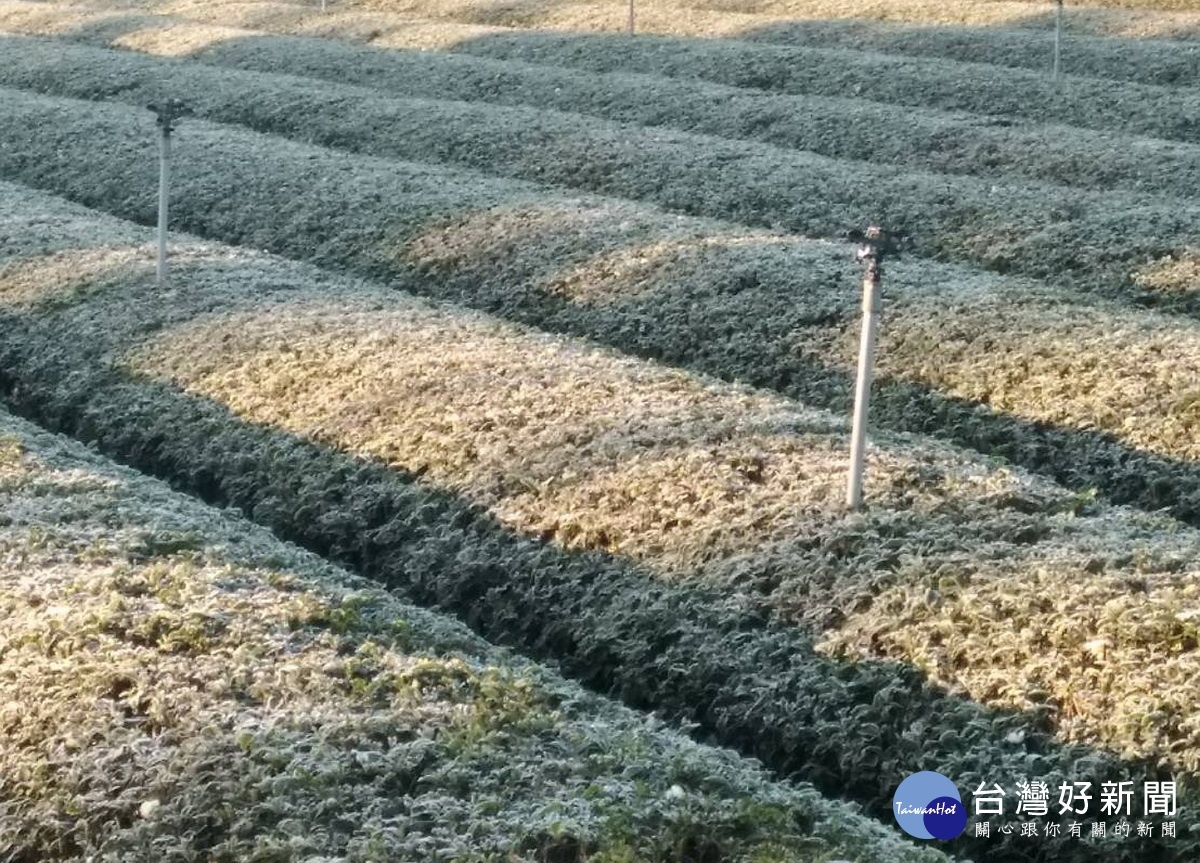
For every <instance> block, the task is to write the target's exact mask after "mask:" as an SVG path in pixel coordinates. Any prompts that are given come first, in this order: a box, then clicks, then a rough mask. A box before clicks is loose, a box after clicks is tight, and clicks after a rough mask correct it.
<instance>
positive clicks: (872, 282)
mask: <svg viewBox="0 0 1200 863" xmlns="http://www.w3.org/2000/svg"><path fill="white" fill-rule="evenodd" d="M855 236H857V237H858V238H860V239H861V244H860V245H859V247H858V253H857V257H858V260H859V261H860V262H861V263H862V264H863V281H862V334H861V335H860V337H859V345H858V380H857V382H856V384H855V390H854V421H853V426H852V428H851V432H850V471H849V476H848V477H847V481H846V506H848V507H849V508H850V509H852V510H858V509H862V503H863V473H864V472H865V470H866V450H867V414H868V410H869V408H870V403H871V378H872V374H873V366H874V364H875V336H876V333H877V332H878V329H879V307H880V305H881V304H882V301H881V297H882V291H881V289H880V286H881V283H882V282H883V258H884V254H885V253H886V252H888V251H894V249H893V248H892V246H893V245H894V238H893V237H891V236H890V235H888V234H886V233H885V232H884V231H883V230H882V229H881V228H880V227H879V226H878V225H871V226H870V227H869V228H867V231H866V233H865V234H861V235H860V234H857V232H855Z"/></svg>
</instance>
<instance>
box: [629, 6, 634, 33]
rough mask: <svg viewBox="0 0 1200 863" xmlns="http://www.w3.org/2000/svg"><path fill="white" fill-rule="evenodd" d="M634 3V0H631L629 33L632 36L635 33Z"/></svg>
mask: <svg viewBox="0 0 1200 863" xmlns="http://www.w3.org/2000/svg"><path fill="white" fill-rule="evenodd" d="M633 4H634V0H629V35H630V36H632V35H633V34H634V11H633Z"/></svg>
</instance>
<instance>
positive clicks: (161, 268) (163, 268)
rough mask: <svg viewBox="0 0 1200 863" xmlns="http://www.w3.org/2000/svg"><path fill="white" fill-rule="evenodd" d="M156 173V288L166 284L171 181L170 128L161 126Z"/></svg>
mask: <svg viewBox="0 0 1200 863" xmlns="http://www.w3.org/2000/svg"><path fill="white" fill-rule="evenodd" d="M161 129H162V135H161V136H160V137H159V141H160V142H161V147H160V148H159V157H160V158H159V173H158V286H159V287H160V288H161V287H164V286H165V285H166V283H167V197H168V189H169V188H170V181H171V126H170V124H169V123H163V124H161Z"/></svg>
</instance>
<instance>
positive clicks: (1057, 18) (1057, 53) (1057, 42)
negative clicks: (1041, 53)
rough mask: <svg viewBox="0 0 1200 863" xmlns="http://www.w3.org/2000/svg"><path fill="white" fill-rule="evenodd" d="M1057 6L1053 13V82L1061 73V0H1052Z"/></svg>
mask: <svg viewBox="0 0 1200 863" xmlns="http://www.w3.org/2000/svg"><path fill="white" fill-rule="evenodd" d="M1054 2H1055V5H1056V6H1057V7H1058V8H1057V9H1056V10H1055V13H1054V83H1056V84H1057V83H1058V79H1059V77H1060V76H1061V74H1062V31H1063V0H1054Z"/></svg>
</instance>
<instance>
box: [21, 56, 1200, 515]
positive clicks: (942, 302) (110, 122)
mask: <svg viewBox="0 0 1200 863" xmlns="http://www.w3.org/2000/svg"><path fill="white" fill-rule="evenodd" d="M192 72H193V70H191V69H190V68H187V67H180V80H181V81H185V80H191V81H193V82H195V81H199V80H207V81H208V82H209V83H212V84H213V86H212V87H211V92H212V93H213V95H211V96H204V97H202V98H198V99H196V100H195V101H196V104H197V107H198V108H200V109H201V110H204V109H205V106H213V107H212V108H211V110H212V111H213V112H214V113H218V112H223V113H221V114H220V115H221V116H222V117H225V118H226V119H237V118H238V117H246V119H247V121H248V122H249V121H250V120H252V119H253V118H254V117H257V118H258V122H262V123H269V122H271V118H273V117H280V118H288V117H290V116H296V117H303V118H304V119H303V120H300V121H296V120H292V119H279V120H278V121H277V122H279V123H280V124H286V128H285V129H284V130H285V131H292V132H293V133H296V134H302V133H301V132H299V131H298V130H297V126H301V127H303V128H304V129H305V130H306V131H307V133H308V134H317V133H318V132H320V130H321V129H324V132H321V134H324V135H328V136H330V138H331V139H334V140H345V137H346V135H347V130H350V131H349V134H351V135H355V136H361V137H362V138H363V139H364V140H367V141H371V140H375V141H378V142H380V144H379V145H380V146H381V147H384V148H387V147H392V148H398V147H399V146H404V143H403V142H404V136H405V133H403V132H396V133H393V132H388V131H386V128H381V129H374V127H373V125H372V124H373V123H374V122H378V120H379V117H380V114H381V113H382V112H383V111H384V110H386V109H387V108H388V107H389V104H388V103H386V102H372V101H370V100H365V101H364V102H363V116H362V119H361V120H360V121H357V122H354V121H353V119H352V118H353V117H354V108H353V107H352V105H353V103H354V101H355V100H354V99H353V98H352V97H351V95H349V94H354V95H358V93H357V92H356V91H349V90H346V91H342V90H333V91H329V93H328V94H327V95H326V96H325V97H324V98H315V97H309V96H305V94H304V91H303V88H301V87H299V86H291V87H290V89H289V88H288V85H287V84H286V83H285V82H278V86H280V87H281V88H283V89H281V90H275V91H272V90H270V86H271V83H272V82H271V81H270V80H268V79H261V80H258V81H257V83H259V85H260V87H261V88H262V89H263V92H266V93H268V94H271V93H275V94H286V97H283V96H280V97H279V98H277V100H276V101H277V103H278V104H279V105H280V106H281V107H286V106H291V107H290V108H289V111H290V114H289V113H288V112H283V111H280V112H279V113H268V111H269V110H270V109H269V106H267V105H265V104H262V103H258V104H256V103H255V101H254V100H255V97H254V96H253V95H250V94H249V93H247V95H246V97H245V99H242V97H241V96H240V95H239V94H240V93H241V92H242V91H240V90H237V89H233V88H228V89H226V88H222V87H220V86H216V82H219V81H220V79H219V78H213V79H205V78H204V77H203V75H204V72H203V70H199V71H198V74H200V75H201V78H199V79H196V78H188V77H187V76H188V75H190V74H192ZM85 80H87V81H90V80H93V79H92V78H87V79H85ZM127 80H131V79H127ZM132 80H133V83H135V84H136V80H135V79H132ZM83 86H85V87H90V86H91V84H88V83H85V84H84V85H83ZM192 86H193V87H195V88H196V91H197V92H198V93H199V92H201V91H202V90H201V88H200V87H198V86H197V85H196V84H195V83H193V84H192ZM130 92H135V93H136V91H130ZM9 93H10V94H11V96H10V97H9V98H6V100H5V102H4V105H3V107H2V109H0V110H2V111H3V112H4V113H5V115H6V116H7V117H8V118H9V119H10V122H9V123H8V124H6V126H5V127H4V131H0V136H4V137H3V138H2V140H4V141H6V142H7V144H8V147H7V149H6V151H5V153H4V154H3V155H0V168H2V169H3V170H4V171H5V172H6V173H8V174H9V175H10V176H14V177H17V178H20V179H23V180H25V181H27V182H30V183H34V184H37V185H41V186H44V187H46V188H49V189H53V190H56V191H60V192H64V193H67V194H69V195H70V196H72V197H74V198H76V199H78V200H80V201H82V202H84V203H87V204H90V205H93V206H97V207H102V208H105V209H109V210H111V211H113V212H115V213H117V214H119V215H122V216H125V217H129V218H135V219H139V220H142V221H151V220H153V218H154V213H155V205H156V199H155V196H154V183H155V179H154V176H155V175H154V159H155V152H154V147H155V145H154V132H153V128H152V125H151V119H150V115H149V114H148V113H139V112H135V111H132V110H129V109H124V108H121V109H118V108H116V107H114V106H111V105H110V106H97V105H93V104H90V103H83V102H66V101H55V100H50V99H46V98H44V97H37V96H30V95H23V94H21V93H19V92H17V91H9ZM244 105H252V106H254V107H255V109H256V111H255V113H254V114H253V115H251V116H250V117H247V115H246V113H245V112H244V111H242V110H241V107H239V106H243V107H244ZM390 107H391V108H392V110H395V108H394V106H390ZM374 108H378V109H379V110H378V111H372V109H374ZM239 112H240V113H239ZM380 125H381V126H382V127H386V126H388V125H390V124H380ZM493 128H494V134H495V135H496V136H497V137H499V136H502V135H503V134H504V132H503V124H496V126H494V127H493ZM478 134H479V135H480V136H483V134H484V129H483V128H479V129H478ZM631 134H632V132H631ZM179 135H180V138H179V144H178V148H179V153H180V164H179V165H178V167H177V172H176V204H175V209H174V211H173V212H174V214H175V218H176V219H177V220H178V221H177V224H179V225H180V226H182V227H185V228H187V229H189V230H192V231H194V232H196V233H200V234H204V235H208V236H212V237H215V238H218V239H221V240H224V241H228V242H236V243H243V244H249V245H252V246H255V247H266V248H270V249H272V250H274V251H277V252H280V253H283V254H287V255H291V256H294V257H297V258H303V259H310V260H315V261H317V262H318V263H322V264H326V265H331V266H336V267H339V268H346V269H350V270H354V271H357V272H359V273H362V274H365V275H369V276H373V277H374V276H378V277H383V278H388V279H400V280H401V283H402V284H404V285H406V286H408V287H411V288H412V289H413V290H415V291H417V292H419V293H427V294H432V295H435V296H441V297H447V298H452V299H455V300H458V301H463V302H466V303H468V304H470V305H473V306H476V307H479V308H484V309H488V310H495V311H498V312H500V313H501V314H503V315H505V316H506V317H510V318H514V319H517V320H522V321H526V322H529V323H534V324H536V325H538V326H541V327H543V328H547V329H554V330H560V331H563V332H567V333H577V334H585V335H587V336H589V337H591V338H595V339H598V340H600V341H602V342H606V343H608V344H612V345H615V346H617V347H620V348H621V349H623V350H629V351H633V352H635V353H638V354H641V355H649V356H654V357H658V358H663V359H666V360H668V361H670V362H677V363H686V364H689V365H692V366H694V367H696V368H699V369H701V370H704V371H707V372H710V373H713V374H716V375H719V376H721V377H724V378H726V379H730V378H738V379H742V380H746V381H749V382H751V383H754V384H756V385H762V386H769V387H773V388H776V389H779V390H781V391H783V392H785V393H788V394H790V395H797V396H800V397H802V398H804V399H805V400H808V401H814V402H816V403H817V404H820V405H824V406H830V407H833V408H835V409H837V410H839V411H841V410H844V409H845V406H846V404H847V399H848V394H849V388H850V377H849V369H850V367H851V364H852V362H853V359H852V357H851V356H850V355H849V350H848V346H849V344H850V340H852V338H853V325H852V323H851V322H852V320H853V317H854V315H855V312H856V305H857V298H856V296H855V293H856V291H855V288H854V283H855V281H856V274H855V272H854V268H853V264H852V262H851V260H850V258H851V253H850V250H849V249H848V248H845V247H839V246H834V245H831V244H827V243H814V242H805V241H800V240H796V239H794V238H788V237H784V236H780V235H772V234H767V233H764V232H758V233H755V232H753V231H751V232H745V231H737V230H731V228H730V226H729V225H728V224H722V223H715V222H703V221H699V220H693V219H686V218H681V217H671V216H666V215H664V214H663V213H661V212H659V211H655V210H653V209H651V208H649V207H645V206H641V205H637V204H633V203H622V202H619V201H616V200H613V199H599V198H595V199H583V200H581V199H576V198H572V197H570V196H569V195H567V194H564V193H562V192H552V191H548V190H546V189H544V188H538V187H535V186H532V185H528V184H522V183H516V182H513V181H510V180H500V179H496V178H485V177H483V176H481V175H478V174H473V173H469V172H463V171H455V170H451V169H446V168H439V167H435V166H432V165H428V164H413V163H402V162H396V161H383V160H377V159H371V158H367V157H362V156H348V155H345V154H338V153H333V152H330V151H328V150H321V149H317V148H313V147H307V146H304V145H300V144H296V143H292V142H288V141H285V140H283V139H279V138H269V137H264V136H261V135H255V134H252V133H248V132H242V131H237V130H234V129H229V128H214V127H211V126H206V125H204V124H202V123H199V122H196V121H192V122H191V123H190V124H189V123H185V124H184V126H183V127H182V128H181V130H180V133H179ZM393 135H400V136H401V138H400V143H395V142H396V140H397V139H396V138H393V137H392V136H393ZM410 140H415V141H419V140H421V134H420V133H416V134H414V135H412V136H411V137H410ZM572 140H576V141H577V140H578V139H572ZM389 141H392V142H393V143H390V144H389ZM433 146H440V145H439V144H438V143H437V139H435V141H434V144H433ZM447 146H448V144H447ZM516 149H519V148H516ZM639 150H640V148H639ZM543 152H545V151H543ZM589 152H590V151H583V153H582V155H583V156H584V157H585V158H586V157H588V155H589ZM638 152H639V151H635V152H632V153H629V158H628V162H627V163H626V165H625V169H626V170H629V171H631V172H635V173H634V174H633V176H634V177H635V178H636V177H637V176H639V175H638V174H637V173H636V172H637V171H638V167H637V166H638V164H639V160H638ZM562 155H563V158H571V157H570V155H569V154H568V153H567V152H566V150H563V151H562ZM538 161H539V162H543V161H545V160H544V159H539V160H538ZM518 164H519V161H518ZM536 164H537V163H535V165H534V167H536ZM686 167H687V166H686V165H685V164H682V163H680V164H677V165H675V166H673V170H674V171H675V172H676V175H677V176H679V177H680V181H679V182H678V183H677V184H676V185H675V186H674V188H675V189H676V190H677V192H676V193H677V194H681V195H682V194H689V193H690V194H692V195H696V194H697V193H698V190H697V189H696V188H695V187H694V183H692V184H689V180H691V181H697V182H698V181H699V180H700V179H702V174H700V173H696V172H695V171H694V172H693V173H690V174H689V173H685V171H686ZM548 170H553V169H548ZM697 170H699V169H697ZM653 173H654V172H650V174H653ZM652 182H653V180H652V179H651V178H650V176H647V177H646V178H645V183H646V184H647V188H649V187H650V186H649V184H651V183H652ZM734 191H735V190H733V189H730V190H729V194H730V195H732V194H734ZM699 193H700V194H702V192H699ZM399 202H403V206H400V205H399ZM810 203H811V205H812V207H813V208H814V210H813V211H814V212H818V211H819V210H820V201H812V202H810ZM887 309H888V312H887V313H888V315H889V318H888V319H887V320H886V322H885V327H884V333H885V338H886V339H887V340H888V341H887V346H886V350H885V351H883V352H882V354H881V363H883V364H884V368H885V369H887V370H888V371H889V372H891V373H892V375H893V377H892V379H891V380H888V381H886V382H885V383H884V384H883V385H882V386H881V387H880V390H879V392H878V396H877V401H876V402H875V405H874V406H873V411H874V413H873V421H875V422H877V423H878V424H880V425H882V426H885V427H892V428H900V429H905V430H913V431H920V432H922V433H924V432H933V433H937V434H942V435H945V436H948V437H950V438H952V439H954V440H956V441H959V442H962V443H965V444H967V445H969V446H972V447H975V448H977V449H979V450H981V451H984V452H992V453H996V454H999V455H1002V456H1004V457H1007V458H1010V459H1012V460H1014V461H1017V462H1018V463H1021V464H1024V465H1026V466H1029V467H1032V468H1034V469H1036V470H1039V471H1045V472H1047V473H1050V474H1051V475H1054V476H1056V477H1058V478H1060V479H1062V480H1064V481H1065V482H1068V483H1069V484H1070V485H1071V486H1072V487H1075V488H1077V489H1080V490H1083V489H1086V488H1087V487H1089V486H1094V487H1099V488H1100V489H1101V490H1102V491H1104V492H1105V493H1106V494H1108V495H1109V496H1110V497H1112V498H1113V499H1115V500H1117V501H1119V502H1131V503H1137V504H1139V505H1141V506H1144V507H1146V508H1149V509H1161V508H1164V507H1169V508H1170V509H1171V511H1172V512H1173V513H1174V514H1175V515H1177V516H1178V517H1180V518H1183V519H1187V520H1194V519H1197V518H1200V472H1198V471H1197V469H1196V468H1195V467H1194V466H1193V465H1192V463H1191V462H1190V461H1189V459H1192V458H1193V457H1194V446H1195V440H1196V437H1197V436H1196V433H1195V429H1196V422H1197V416H1196V411H1195V409H1194V408H1195V405H1194V404H1193V403H1191V402H1189V401H1187V393H1188V392H1189V387H1190V386H1191V379H1192V376H1193V371H1192V370H1194V369H1195V368H1196V367H1197V363H1198V360H1197V357H1196V354H1197V351H1198V350H1200V348H1198V347H1197V339H1196V333H1195V327H1194V325H1192V324H1190V323H1172V322H1171V321H1170V320H1169V319H1167V318H1164V317H1161V316H1156V315H1152V314H1148V313H1139V314H1134V313H1132V312H1129V311H1128V310H1123V309H1121V308H1120V307H1119V306H1105V305H1086V304H1082V303H1075V302H1069V301H1068V300H1067V299H1066V298H1064V297H1063V296H1062V295H1054V294H1047V293H1044V292H1038V291H1036V290H1033V289H1032V287H1031V286H1029V285H1027V284H1023V283H1021V282H1015V281H1014V282H1009V281H1007V280H1003V279H997V278H995V277H990V276H986V275H980V274H978V273H970V272H968V271H964V270H961V269H956V268H951V267H938V266H934V265H930V264H929V263H927V262H921V261H917V262H901V263H899V264H897V265H895V266H893V267H892V268H891V270H890V275H889V282H888V306H887ZM748 312H750V313H749V314H748ZM996 315H1001V316H1002V319H1003V320H1005V321H1007V322H1009V323H1008V325H1007V326H1006V327H1005V328H1004V329H1003V330H998V329H997V328H995V327H994V326H992V325H991V323H990V321H992V320H993V318H994V316H996ZM956 321H957V323H956ZM1118 325H1119V326H1120V327H1121V329H1114V327H1115V326H1118ZM1089 329H1094V330H1096V332H1095V333H1091V334H1089V333H1088V330H1089ZM1147 362H1152V363H1153V364H1154V368H1155V374H1156V378H1157V379H1156V380H1152V381H1148V380H1147V379H1146V376H1145V375H1144V373H1143V372H1144V369H1145V368H1146V367H1147V366H1146V363H1147ZM1064 371H1067V372H1068V374H1067V375H1066V377H1065V378H1064V377H1063V373H1064ZM1060 378H1061V379H1064V380H1068V381H1083V380H1085V379H1086V380H1088V381H1090V382H1091V383H1090V384H1089V386H1088V387H1083V386H1080V387H1078V388H1070V387H1068V388H1064V387H1062V386H1061V383H1059V384H1054V381H1055V380H1058V379H1060ZM930 382H932V383H934V384H936V385H937V386H938V387H942V388H944V389H945V391H946V392H947V394H943V393H939V392H938V391H936V390H933V389H931V388H930V386H929V383H930ZM1051 384H1053V385H1054V388H1053V389H1052V388H1051ZM981 402H992V403H995V404H996V405H997V406H998V407H1000V408H1002V409H1004V410H1008V411H1012V414H1011V415H1007V414H1004V413H1000V412H998V411H995V410H991V411H989V410H988V409H986V408H982V407H980V403H981ZM1164 414H1166V415H1168V416H1169V417H1170V418H1171V421H1170V422H1168V423H1164V422H1163V421H1162V419H1163V415H1164Z"/></svg>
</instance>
